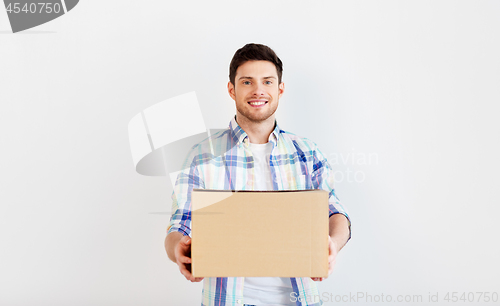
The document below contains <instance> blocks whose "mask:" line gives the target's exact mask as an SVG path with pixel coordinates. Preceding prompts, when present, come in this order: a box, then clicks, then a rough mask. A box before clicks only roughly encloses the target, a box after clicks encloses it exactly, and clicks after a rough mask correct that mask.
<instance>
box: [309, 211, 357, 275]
mask: <svg viewBox="0 0 500 306" xmlns="http://www.w3.org/2000/svg"><path fill="white" fill-rule="evenodd" d="M329 230H330V235H329V236H328V276H330V274H332V272H333V267H334V266H335V262H336V259H337V254H338V252H339V251H340V250H341V249H342V248H343V247H344V245H345V244H346V242H347V240H348V239H349V233H350V230H349V221H348V220H347V218H346V217H345V216H344V215H342V214H334V215H331V216H330V221H329ZM324 279H326V277H312V280H314V281H322V280H324Z"/></svg>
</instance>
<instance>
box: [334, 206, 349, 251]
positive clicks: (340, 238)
mask: <svg viewBox="0 0 500 306" xmlns="http://www.w3.org/2000/svg"><path fill="white" fill-rule="evenodd" d="M329 229H330V238H331V239H332V241H333V243H334V244H335V246H336V248H337V252H338V251H340V250H341V249H342V248H343V247H344V245H345V244H346V243H347V240H348V239H349V221H348V220H347V218H346V216H344V215H343V214H334V215H332V216H331V217H330V223H329Z"/></svg>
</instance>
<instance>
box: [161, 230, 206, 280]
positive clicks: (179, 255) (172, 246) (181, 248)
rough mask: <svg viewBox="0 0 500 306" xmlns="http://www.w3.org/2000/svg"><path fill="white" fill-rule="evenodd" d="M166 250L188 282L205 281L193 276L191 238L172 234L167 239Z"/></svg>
mask: <svg viewBox="0 0 500 306" xmlns="http://www.w3.org/2000/svg"><path fill="white" fill-rule="evenodd" d="M165 248H166V250H167V254H169V257H170V259H171V260H172V261H173V262H175V263H176V264H177V266H178V267H179V270H180V271H181V274H182V275H184V277H185V278H186V279H187V280H189V281H191V282H199V281H201V280H203V277H194V276H193V274H191V238H189V236H183V235H182V234H180V233H171V234H169V235H167V238H166V239H165ZM172 251H173V252H172ZM172 253H173V254H172ZM171 255H173V256H171Z"/></svg>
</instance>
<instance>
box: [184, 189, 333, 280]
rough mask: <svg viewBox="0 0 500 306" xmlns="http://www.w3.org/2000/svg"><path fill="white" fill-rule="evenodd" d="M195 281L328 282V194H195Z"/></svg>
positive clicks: (315, 191)
mask: <svg viewBox="0 0 500 306" xmlns="http://www.w3.org/2000/svg"><path fill="white" fill-rule="evenodd" d="M192 207H193V211H192V224H191V227H192V228H191V231H192V232H191V235H192V244H191V257H192V273H193V275H194V276H195V277H231V276H240V277H264V276H265V277H327V276H328V192H326V191H324V190H299V191H238V192H235V191H230V190H205V189H195V190H194V191H193V193H192Z"/></svg>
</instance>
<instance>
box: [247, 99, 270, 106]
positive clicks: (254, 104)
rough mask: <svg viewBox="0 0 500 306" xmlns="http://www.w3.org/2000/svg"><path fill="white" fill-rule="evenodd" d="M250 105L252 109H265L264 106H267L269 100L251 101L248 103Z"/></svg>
mask: <svg viewBox="0 0 500 306" xmlns="http://www.w3.org/2000/svg"><path fill="white" fill-rule="evenodd" d="M247 103H248V104H250V105H251V106H252V107H263V106H264V105H266V104H267V100H260V99H259V100H250V101H248V102H247Z"/></svg>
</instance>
